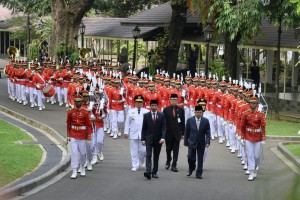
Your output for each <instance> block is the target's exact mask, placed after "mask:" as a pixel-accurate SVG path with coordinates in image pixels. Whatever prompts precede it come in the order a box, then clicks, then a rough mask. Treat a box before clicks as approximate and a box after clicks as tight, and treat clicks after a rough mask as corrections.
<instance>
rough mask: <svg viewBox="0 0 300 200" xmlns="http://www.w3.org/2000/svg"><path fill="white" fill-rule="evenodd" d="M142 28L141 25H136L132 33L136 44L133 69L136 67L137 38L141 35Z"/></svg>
mask: <svg viewBox="0 0 300 200" xmlns="http://www.w3.org/2000/svg"><path fill="white" fill-rule="evenodd" d="M140 32H141V29H139V26H138V25H136V26H135V27H134V29H133V30H132V35H133V38H134V46H133V62H132V69H133V70H134V69H135V61H136V46H137V38H138V37H139V36H140Z"/></svg>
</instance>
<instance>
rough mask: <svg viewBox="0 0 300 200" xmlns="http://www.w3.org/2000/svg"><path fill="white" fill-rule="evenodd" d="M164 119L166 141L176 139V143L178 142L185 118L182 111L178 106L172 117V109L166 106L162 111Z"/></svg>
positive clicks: (181, 134) (182, 133) (182, 132)
mask: <svg viewBox="0 0 300 200" xmlns="http://www.w3.org/2000/svg"><path fill="white" fill-rule="evenodd" d="M163 113H164V115H165V117H166V123H167V132H166V139H167V140H168V139H172V138H173V137H175V138H176V140H177V141H180V139H181V136H183V135H184V129H185V117H184V110H183V109H182V108H180V107H178V106H176V107H175V117H174V116H173V107H172V106H168V107H166V108H165V109H164V111H163ZM178 118H179V119H180V123H178Z"/></svg>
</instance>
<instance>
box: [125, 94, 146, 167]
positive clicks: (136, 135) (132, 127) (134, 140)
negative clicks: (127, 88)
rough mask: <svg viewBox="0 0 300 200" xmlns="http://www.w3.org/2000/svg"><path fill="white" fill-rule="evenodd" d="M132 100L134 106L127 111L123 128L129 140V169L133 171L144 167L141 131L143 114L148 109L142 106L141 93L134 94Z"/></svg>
mask: <svg viewBox="0 0 300 200" xmlns="http://www.w3.org/2000/svg"><path fill="white" fill-rule="evenodd" d="M134 101H135V108H132V109H130V110H129V111H128V113H127V115H126V120H125V129H124V136H125V138H126V139H127V138H129V140H130V153H131V162H132V168H131V171H133V172H135V171H137V170H138V169H139V168H141V167H142V168H144V167H145V156H146V147H145V146H143V145H142V142H141V132H142V126H143V117H144V114H145V113H148V112H149V110H147V109H145V108H142V106H143V102H144V97H143V96H142V95H136V96H135V97H134Z"/></svg>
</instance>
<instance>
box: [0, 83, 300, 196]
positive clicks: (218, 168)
mask: <svg viewBox="0 0 300 200" xmlns="http://www.w3.org/2000/svg"><path fill="white" fill-rule="evenodd" d="M0 91H1V92H0V104H1V105H3V106H5V107H7V108H9V109H13V110H15V111H17V112H19V113H21V114H23V115H27V116H28V117H31V118H33V119H36V120H38V121H40V122H42V123H45V124H47V125H49V126H51V127H53V128H54V129H55V130H57V131H58V132H60V133H61V134H62V135H64V136H65V135H66V132H65V130H66V125H65V118H66V111H65V108H63V107H59V106H57V105H49V104H47V105H46V110H45V111H42V112H40V111H38V110H37V109H30V108H29V106H26V107H25V106H22V105H20V104H17V103H16V102H11V100H9V99H8V98H7V86H6V79H0ZM276 145H277V143H276V142H272V141H267V144H266V146H265V150H264V159H263V161H262V165H261V168H260V171H259V174H258V178H257V179H256V180H255V181H253V182H249V181H247V176H246V175H244V171H243V170H242V165H240V161H239V159H238V158H236V154H231V153H230V152H229V151H228V150H227V149H226V147H225V146H224V145H220V144H218V143H217V141H212V144H211V147H210V149H209V154H208V158H207V160H206V162H205V164H204V172H203V179H202V180H199V179H196V178H195V177H194V176H193V177H190V178H188V177H186V172H187V170H188V165H187V158H186V155H187V148H186V147H184V146H183V145H182V144H181V146H180V154H179V163H178V169H179V172H178V173H174V172H171V171H166V170H165V169H164V163H165V161H166V156H165V148H164V147H163V148H162V152H161V157H160V165H159V172H158V175H159V177H160V178H159V179H158V180H151V181H148V180H145V178H144V177H143V170H141V171H138V172H130V155H129V141H128V140H125V139H124V138H121V139H118V140H115V141H113V140H112V139H111V138H109V137H108V136H106V141H105V147H104V156H105V160H104V161H103V162H101V163H99V164H97V165H95V166H94V169H93V171H92V172H88V173H87V176H86V177H78V178H77V179H76V180H71V179H70V178H69V176H70V173H69V174H68V175H66V176H65V177H63V178H62V179H61V180H59V181H58V182H56V183H54V184H52V185H50V186H49V187H47V188H45V189H43V190H41V191H39V192H37V193H36V194H33V195H30V196H27V197H26V196H25V198H24V199H26V200H27V199H28V200H35V199H36V200H40V199H70V200H75V199H78V200H79V199H89V200H92V199H95V200H98V199H109V200H115V199H116V200H120V199H130V200H135V199H138V200H140V199H145V200H150V199H156V200H157V199H172V200H177V199H178V200H182V199H214V200H218V199H230V200H235V199H237V200H240V199H243V200H247V199H249V200H253V199H272V200H276V199H285V197H286V196H287V195H288V194H289V193H290V192H291V190H292V188H293V184H294V181H295V178H296V174H295V173H294V172H292V171H291V170H290V168H288V167H287V166H286V165H285V164H284V163H283V162H282V161H281V160H280V159H279V158H278V157H277V156H276V155H275V154H274V153H273V152H272V151H271V150H270V149H271V148H273V147H276ZM299 196H300V193H299Z"/></svg>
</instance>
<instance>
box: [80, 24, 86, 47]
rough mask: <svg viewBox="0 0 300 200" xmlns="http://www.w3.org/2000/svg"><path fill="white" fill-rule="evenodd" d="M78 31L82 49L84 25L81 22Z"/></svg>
mask: <svg viewBox="0 0 300 200" xmlns="http://www.w3.org/2000/svg"><path fill="white" fill-rule="evenodd" d="M79 31H80V34H81V48H83V45H84V40H83V36H84V33H85V25H84V23H83V21H81V23H80V25H79Z"/></svg>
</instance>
